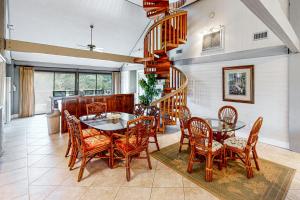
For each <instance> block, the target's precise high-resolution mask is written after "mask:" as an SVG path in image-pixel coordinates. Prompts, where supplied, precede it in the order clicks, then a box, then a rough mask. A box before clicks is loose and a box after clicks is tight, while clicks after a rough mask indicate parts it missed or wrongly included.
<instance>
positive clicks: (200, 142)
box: [187, 117, 224, 182]
mask: <svg viewBox="0 0 300 200" xmlns="http://www.w3.org/2000/svg"><path fill="white" fill-rule="evenodd" d="M188 130H189V135H190V143H191V153H190V158H189V164H188V169H187V171H188V172H189V173H191V172H192V169H193V164H194V162H200V160H196V158H197V156H198V155H202V156H204V157H205V158H206V163H205V164H206V167H205V180H206V181H208V182H210V181H212V176H213V172H212V170H213V162H214V160H215V161H217V160H216V159H215V157H216V156H219V160H218V161H219V169H220V170H221V169H222V164H223V153H224V147H223V145H222V144H221V143H219V142H217V141H215V140H213V132H212V129H211V127H210V125H209V124H208V123H207V122H206V121H205V120H204V119H201V118H198V117H192V118H191V119H190V120H189V121H188Z"/></svg>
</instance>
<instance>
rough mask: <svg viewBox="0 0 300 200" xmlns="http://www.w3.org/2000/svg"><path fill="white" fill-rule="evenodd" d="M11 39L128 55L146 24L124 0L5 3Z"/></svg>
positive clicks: (25, 56)
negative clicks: (89, 44) (88, 45)
mask: <svg viewBox="0 0 300 200" xmlns="http://www.w3.org/2000/svg"><path fill="white" fill-rule="evenodd" d="M9 17H10V24H12V25H13V30H12V31H11V39H16V40H24V41H29V42H36V43H43V44H51V45H58V46H65V47H71V48H78V45H86V44H87V43H89V41H90V30H89V26H90V24H94V26H95V28H94V44H95V45H96V46H97V47H101V48H103V49H104V50H103V51H104V52H109V53H115V54H122V55H129V53H130V51H131V50H132V48H133V47H134V46H135V44H136V42H137V40H138V39H139V37H140V36H141V34H142V33H143V31H144V29H145V27H146V26H147V25H148V23H149V19H147V18H146V14H145V11H144V10H143V9H142V8H141V7H140V6H137V5H134V4H132V3H130V2H128V1H126V0H25V1H24V0H9ZM12 58H13V59H15V60H22V61H33V62H35V61H36V62H50V63H60V64H80V65H90V66H99V67H120V66H121V65H122V63H116V62H107V61H99V60H91V59H78V58H70V57H63V56H52V55H42V54H30V53H16V52H13V53H12Z"/></svg>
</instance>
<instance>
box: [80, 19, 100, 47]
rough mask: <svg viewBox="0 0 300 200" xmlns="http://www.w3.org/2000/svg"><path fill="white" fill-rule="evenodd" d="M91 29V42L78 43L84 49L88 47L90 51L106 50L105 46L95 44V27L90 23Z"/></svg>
mask: <svg viewBox="0 0 300 200" xmlns="http://www.w3.org/2000/svg"><path fill="white" fill-rule="evenodd" d="M90 29H91V41H90V43H89V44H87V45H78V46H79V47H80V48H82V49H87V50H89V51H100V52H102V51H103V50H104V48H101V47H98V48H97V47H96V45H94V44H93V29H94V25H92V24H91V25H90Z"/></svg>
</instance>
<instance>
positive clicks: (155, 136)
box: [154, 134, 160, 151]
mask: <svg viewBox="0 0 300 200" xmlns="http://www.w3.org/2000/svg"><path fill="white" fill-rule="evenodd" d="M154 141H155V144H156V148H157V151H160V148H159V145H158V140H157V135H156V134H155V135H154Z"/></svg>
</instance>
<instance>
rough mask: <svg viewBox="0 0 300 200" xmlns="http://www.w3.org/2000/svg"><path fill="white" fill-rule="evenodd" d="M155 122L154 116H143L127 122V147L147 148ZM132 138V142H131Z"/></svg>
mask: <svg viewBox="0 0 300 200" xmlns="http://www.w3.org/2000/svg"><path fill="white" fill-rule="evenodd" d="M153 123H154V117H153V116H141V117H139V118H136V119H134V120H131V121H128V122H127V132H126V147H127V148H128V147H129V145H133V146H134V147H135V149H138V148H145V147H147V146H148V144H149V135H150V130H151V127H152V126H153ZM129 139H130V142H129Z"/></svg>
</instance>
